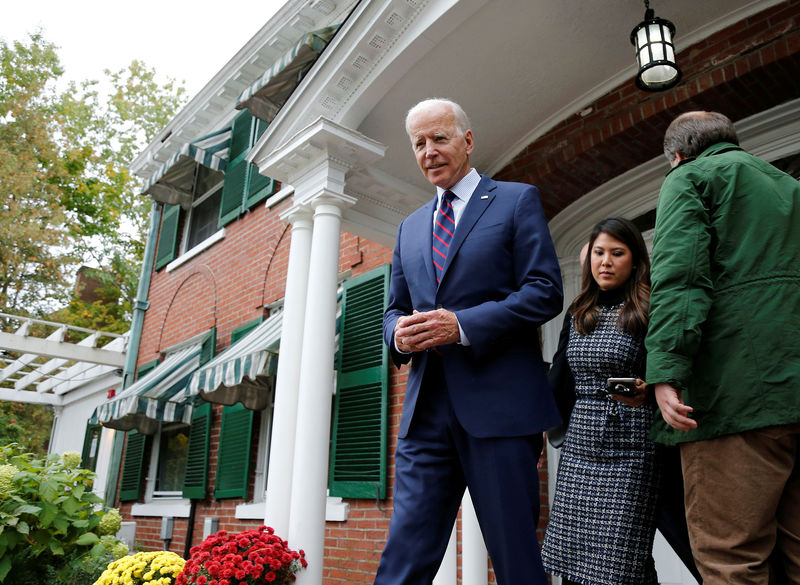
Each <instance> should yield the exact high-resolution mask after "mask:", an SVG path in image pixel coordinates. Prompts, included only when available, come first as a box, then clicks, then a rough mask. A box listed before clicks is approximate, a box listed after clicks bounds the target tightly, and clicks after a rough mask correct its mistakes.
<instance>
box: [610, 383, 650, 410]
mask: <svg viewBox="0 0 800 585" xmlns="http://www.w3.org/2000/svg"><path fill="white" fill-rule="evenodd" d="M649 394H650V390H649V389H648V388H647V384H645V382H644V380H642V379H641V378H636V395H635V396H622V395H620V394H610V396H611V398H613V399H614V400H619V401H620V402H622V403H623V404H627V405H628V406H633V407H634V408H639V407H640V406H641V405H642V404H644V403H645V402H647V398H648V396H649Z"/></svg>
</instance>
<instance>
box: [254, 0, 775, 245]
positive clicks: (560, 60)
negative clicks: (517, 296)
mask: <svg viewBox="0 0 800 585" xmlns="http://www.w3.org/2000/svg"><path fill="white" fill-rule="evenodd" d="M780 1H781V0H758V1H753V0H706V1H704V2H696V1H695V0H671V1H670V2H668V3H667V2H664V3H660V4H659V3H656V4H655V5H654V6H653V8H654V9H655V12H656V15H657V16H660V17H663V18H668V19H670V20H671V21H673V22H674V23H675V26H676V29H677V33H676V37H675V42H676V49H677V51H678V52H679V53H680V51H681V50H683V49H685V48H687V47H689V46H691V45H693V44H694V43H696V42H698V41H700V40H702V39H705V38H707V37H708V36H710V35H712V34H713V33H715V32H717V31H720V30H723V29H725V28H727V27H728V26H730V25H732V24H734V23H737V22H740V21H741V20H743V19H745V18H747V17H748V16H750V15H753V14H755V13H758V12H760V11H763V10H764V9H766V8H769V7H770V6H772V5H775V4H778V3H779V2H780ZM643 16H644V3H643V2H641V0H608V1H606V2H579V1H578V0H458V1H454V0H429V1H428V2H417V1H412V0H369V1H366V0H362V2H360V3H359V4H358V5H357V6H356V7H355V9H354V11H353V13H352V14H351V15H350V17H349V18H348V19H347V21H346V22H345V24H344V26H343V27H342V28H341V29H340V31H339V34H338V35H337V36H336V38H334V40H333V42H332V43H331V45H330V46H329V47H328V48H327V49H326V50H325V52H323V54H322V56H321V57H320V59H319V61H318V62H317V64H316V65H315V66H314V67H313V68H312V69H311V71H310V72H309V73H308V75H307V77H306V79H304V81H303V83H302V85H301V86H300V87H299V88H298V91H296V92H295V93H294V94H293V95H292V97H291V98H290V99H289V101H288V102H287V103H286V104H285V105H284V107H283V108H282V109H281V111H280V112H279V113H278V116H277V117H276V118H275V120H274V121H273V122H272V125H271V126H270V128H269V129H268V130H267V132H266V133H265V135H264V136H263V137H262V139H261V141H260V142H259V144H258V145H257V147H256V149H255V152H254V153H251V157H252V159H251V160H253V161H254V162H256V163H257V164H258V163H260V162H263V161H264V160H265V159H266V157H267V156H268V155H269V153H270V152H273V151H274V150H275V149H277V148H279V147H281V146H282V145H284V144H286V143H287V142H288V141H290V140H291V138H292V137H293V136H295V135H297V134H298V133H299V132H300V131H301V130H302V129H303V128H305V127H307V126H308V125H310V124H312V123H313V122H314V120H316V119H317V118H319V117H325V118H328V119H330V120H332V121H334V122H337V123H339V124H341V125H343V126H345V127H347V128H352V129H355V130H357V131H359V132H361V133H363V134H364V135H366V136H367V137H369V138H371V139H375V140H377V141H379V142H381V143H382V144H384V145H385V146H387V150H386V155H385V157H384V158H383V159H382V160H380V161H378V162H376V163H375V164H373V165H372V166H371V167H370V168H369V169H367V170H366V172H363V171H359V170H356V171H354V172H351V174H350V176H349V177H348V192H350V193H351V194H353V195H354V196H356V197H357V198H358V202H357V203H356V205H354V206H353V207H351V208H349V209H347V210H345V212H344V216H343V219H344V228H345V229H346V230H348V231H349V232H351V233H354V234H358V235H363V236H365V237H368V238H371V239H373V240H376V241H378V242H380V243H384V244H388V245H391V244H392V242H393V240H394V235H395V230H396V226H397V224H398V223H399V222H400V221H401V220H402V219H403V218H404V217H405V216H407V215H408V214H409V213H410V212H411V211H413V209H415V208H416V207H417V206H418V205H420V204H421V203H423V202H424V201H426V200H427V199H428V198H430V196H431V187H430V185H429V184H428V183H427V182H426V181H425V179H424V178H423V176H422V175H421V173H420V172H419V170H418V169H417V167H416V162H415V160H414V157H413V156H412V153H411V149H410V146H409V142H408V138H407V136H406V134H405V130H404V124H403V122H404V117H405V113H406V112H407V110H408V108H409V107H411V106H412V105H413V104H415V103H416V102H417V101H419V100H421V99H424V98H426V97H433V96H439V97H449V98H451V99H454V100H456V101H458V102H459V103H461V105H462V106H463V107H464V108H465V110H466V111H467V113H468V114H469V116H470V117H471V121H472V128H473V133H474V135H475V144H476V147H475V151H474V152H473V155H472V157H471V160H472V164H473V166H475V168H477V169H478V170H479V171H480V172H482V173H486V174H489V175H494V174H496V173H498V172H499V171H500V170H501V169H503V168H504V167H506V166H507V165H508V163H509V162H510V161H512V160H513V158H514V157H515V155H517V154H518V153H520V152H521V151H522V150H523V149H524V148H525V147H526V146H527V145H529V144H531V143H532V142H534V141H535V140H536V139H537V138H539V137H541V136H542V135H544V134H545V133H546V132H548V131H549V130H550V129H552V128H553V127H554V126H556V125H557V124H559V123H560V122H562V121H563V120H565V119H568V118H569V117H570V116H574V115H575V114H577V113H579V112H581V110H582V109H584V108H586V107H587V106H588V105H590V104H592V103H593V102H594V101H595V100H597V99H598V98H599V97H601V96H603V95H605V94H607V93H608V92H609V91H611V90H613V89H614V88H616V87H618V86H620V85H621V84H625V83H630V84H633V77H634V75H635V72H636V69H635V56H634V50H633V46H632V45H631V44H630V33H631V31H632V29H633V28H634V27H635V26H636V25H637V24H638V23H639V22H641V20H642V18H643ZM679 64H680V61H679ZM642 94H643V98H645V97H647V96H648V95H649V94H645V93H644V92H642ZM264 170H266V169H262V171H264ZM277 178H279V179H281V180H284V178H283V177H280V176H277ZM526 179H527V180H530V179H529V178H527V177H526ZM533 182H534V183H535V182H536V177H534V178H533Z"/></svg>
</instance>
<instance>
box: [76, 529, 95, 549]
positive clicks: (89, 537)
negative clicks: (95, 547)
mask: <svg viewBox="0 0 800 585" xmlns="http://www.w3.org/2000/svg"><path fill="white" fill-rule="evenodd" d="M98 542H100V537H99V536H97V535H96V534H95V533H94V532H84V533H83V534H81V535H80V537H79V538H78V540H76V541H75V544H77V545H80V546H89V545H90V544H97V543H98Z"/></svg>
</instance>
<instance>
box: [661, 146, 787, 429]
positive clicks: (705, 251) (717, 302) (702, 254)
mask: <svg viewBox="0 0 800 585" xmlns="http://www.w3.org/2000/svg"><path fill="white" fill-rule="evenodd" d="M645 345H646V347H647V381H648V383H651V384H654V383H658V382H667V383H669V384H671V385H672V386H673V387H675V388H676V389H678V390H681V391H682V398H683V401H684V402H685V403H686V404H687V405H689V406H691V407H692V408H694V411H693V413H692V414H691V416H692V417H693V418H694V419H695V420H696V421H697V425H698V426H697V428H696V429H693V430H691V431H688V432H684V431H677V430H675V429H673V428H671V427H669V426H668V425H667V424H666V423H665V422H664V420H663V418H662V417H661V416H660V413H659V415H658V416H657V417H656V419H655V423H654V425H653V430H652V437H653V439H654V440H656V441H658V442H660V443H666V444H671V445H673V444H677V443H683V442H688V441H697V440H703V439H710V438H714V437H718V436H721V435H726V434H731V433H738V432H743V431H747V430H752V429H757V428H762V427H765V426H770V425H779V424H791V423H798V422H800V183H798V182H797V181H796V180H795V179H793V178H792V177H791V176H789V175H787V174H785V173H783V172H781V171H779V170H778V169H776V168H775V167H773V166H772V165H770V164H768V163H766V162H764V161H762V160H761V159H759V158H757V157H755V156H752V155H750V154H748V153H746V152H745V151H743V150H742V149H741V148H739V147H738V146H735V145H733V144H730V143H718V144H715V145H714V146H712V147H710V148H708V149H707V150H705V151H704V152H703V153H702V154H701V155H700V156H698V157H697V158H696V159H694V160H688V161H683V162H682V163H681V164H680V165H678V166H677V167H675V168H674V169H672V170H671V171H670V172H669V173H668V174H667V178H666V179H665V180H664V184H663V185H662V187H661V193H660V195H659V199H658V209H657V212H656V228H655V240H654V242H653V269H652V296H651V299H650V325H649V329H648V334H647V338H646V341H645Z"/></svg>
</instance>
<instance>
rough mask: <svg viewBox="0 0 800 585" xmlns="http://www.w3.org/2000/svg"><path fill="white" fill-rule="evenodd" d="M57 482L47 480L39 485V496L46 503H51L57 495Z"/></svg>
mask: <svg viewBox="0 0 800 585" xmlns="http://www.w3.org/2000/svg"><path fill="white" fill-rule="evenodd" d="M58 492H59V490H58V482H56V481H55V480H53V479H47V480H45V481H43V482H42V483H41V484H40V485H39V495H40V496H42V499H43V500H44V501H46V502H52V501H53V500H55V499H56V497H57V496H58V495H59V493H58Z"/></svg>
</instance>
